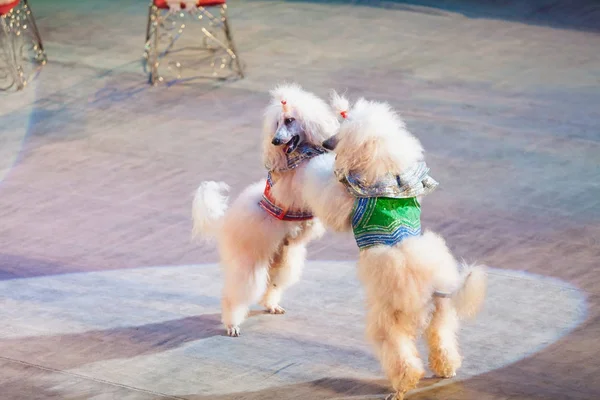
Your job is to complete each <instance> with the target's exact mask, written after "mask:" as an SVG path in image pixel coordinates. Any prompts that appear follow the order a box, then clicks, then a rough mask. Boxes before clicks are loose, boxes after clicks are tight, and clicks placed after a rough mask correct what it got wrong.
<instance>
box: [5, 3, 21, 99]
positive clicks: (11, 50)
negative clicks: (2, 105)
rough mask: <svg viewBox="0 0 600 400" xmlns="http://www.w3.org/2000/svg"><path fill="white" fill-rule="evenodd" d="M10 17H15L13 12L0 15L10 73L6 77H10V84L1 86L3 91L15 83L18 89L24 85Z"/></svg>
mask: <svg viewBox="0 0 600 400" xmlns="http://www.w3.org/2000/svg"><path fill="white" fill-rule="evenodd" d="M8 18H13V15H12V13H9V14H7V15H3V16H0V28H2V32H3V33H4V34H3V42H4V43H3V44H2V45H3V47H4V52H3V53H4V61H5V63H6V68H7V70H8V75H7V76H6V77H7V78H9V79H10V81H9V82H10V84H9V85H8V86H6V87H3V88H1V90H3V91H4V90H9V89H10V88H12V87H13V86H14V85H15V84H16V85H17V90H21V89H23V87H24V84H23V82H22V79H21V78H20V75H19V70H18V64H17V57H16V53H15V50H16V49H15V43H14V37H13V32H12V30H11V29H10V23H8V22H7V21H6V20H7V19H8ZM11 22H12V21H11Z"/></svg>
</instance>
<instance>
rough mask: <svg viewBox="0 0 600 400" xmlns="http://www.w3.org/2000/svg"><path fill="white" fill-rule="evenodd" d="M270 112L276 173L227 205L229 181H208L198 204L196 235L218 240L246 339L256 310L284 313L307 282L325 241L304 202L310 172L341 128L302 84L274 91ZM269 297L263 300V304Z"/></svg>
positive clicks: (268, 155) (235, 331) (225, 314)
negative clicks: (309, 256) (314, 246)
mask: <svg viewBox="0 0 600 400" xmlns="http://www.w3.org/2000/svg"><path fill="white" fill-rule="evenodd" d="M271 96H272V101H271V103H270V104H269V106H268V107H267V109H266V111H265V118H264V126H263V160H264V163H265V166H266V168H267V171H268V174H267V177H266V179H265V180H261V181H260V182H257V183H255V184H253V185H250V186H248V187H246V189H245V190H244V191H243V192H242V193H241V194H240V195H239V197H238V198H237V199H236V200H235V201H234V202H233V204H232V205H231V207H229V208H228V207H227V200H228V199H227V197H226V196H225V194H224V192H226V191H227V189H228V186H227V185H226V184H225V183H217V182H203V183H202V184H201V185H200V187H199V188H198V190H197V192H196V195H195V198H194V203H193V209H192V213H193V221H194V234H195V235H197V234H201V235H203V236H204V237H205V238H210V237H216V238H217V240H218V244H219V252H220V257H221V265H222V268H223V270H224V279H225V282H224V288H223V298H222V321H223V323H224V324H225V326H226V328H227V334H228V335H230V336H239V334H240V324H241V323H242V322H243V321H244V319H245V317H246V315H247V312H248V307H249V306H250V305H252V304H254V303H256V302H257V301H259V300H260V303H261V304H262V305H263V306H264V307H266V309H267V310H268V311H269V312H270V313H272V314H282V313H284V312H285V310H284V309H283V308H282V307H281V306H280V305H279V301H280V299H281V295H282V292H283V291H284V290H285V289H286V288H287V287H289V286H290V285H292V284H294V283H296V282H297V281H298V279H299V278H300V274H301V271H302V268H303V266H304V260H305V255H306V245H307V243H308V242H309V241H310V240H312V239H315V238H318V237H320V236H322V235H323V233H324V228H323V226H322V225H321V223H320V222H319V221H318V220H317V219H315V218H313V216H312V213H311V210H310V209H309V208H308V207H307V206H306V204H305V203H304V201H303V196H302V191H303V188H302V186H301V184H302V179H301V175H302V170H303V169H304V168H305V167H306V164H307V162H308V160H310V159H311V158H313V157H315V156H318V155H320V154H323V153H324V152H325V150H324V149H323V148H322V147H321V146H320V144H321V143H322V142H323V141H324V140H325V139H327V138H329V137H330V136H332V135H333V134H334V133H336V132H337V129H338V128H339V122H338V119H337V117H336V116H335V115H334V113H333V112H332V111H331V108H330V107H329V105H328V104H327V103H326V102H324V101H323V100H321V99H320V98H318V97H316V96H315V95H313V94H312V93H308V92H306V91H304V90H302V89H301V88H300V87H299V86H297V85H283V86H279V87H277V88H276V89H274V90H273V91H272V92H271ZM261 296H262V300H261Z"/></svg>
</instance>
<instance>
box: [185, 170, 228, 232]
mask: <svg viewBox="0 0 600 400" xmlns="http://www.w3.org/2000/svg"><path fill="white" fill-rule="evenodd" d="M228 191H229V186H228V185H227V184H226V183H224V182H213V181H208V182H202V183H201V184H200V187H198V189H197V190H196V195H195V196H194V202H193V204H192V220H193V223H194V225H193V228H192V237H197V236H202V237H203V239H207V240H208V239H214V238H215V237H216V236H217V235H218V234H219V231H220V230H221V225H222V221H223V216H224V215H225V212H226V211H227V202H228V200H229V197H228V196H227V195H226V193H227V192H228Z"/></svg>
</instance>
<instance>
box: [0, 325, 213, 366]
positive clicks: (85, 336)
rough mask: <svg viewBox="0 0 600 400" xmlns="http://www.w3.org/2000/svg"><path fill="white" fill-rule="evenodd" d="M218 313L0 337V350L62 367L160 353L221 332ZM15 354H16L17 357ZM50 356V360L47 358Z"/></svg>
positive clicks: (23, 358)
mask: <svg viewBox="0 0 600 400" xmlns="http://www.w3.org/2000/svg"><path fill="white" fill-rule="evenodd" d="M223 334H224V332H223V328H222V325H221V322H220V315H219V314H206V315H198V316H193V317H187V318H182V319H176V320H170V321H163V322H159V323H154V324H147V325H141V326H133V327H124V328H114V329H105V330H95V331H88V332H83V333H73V334H62V335H53V336H35V337H23V338H16V339H4V340H0V354H2V355H7V354H8V355H10V354H11V353H13V354H15V357H14V358H17V359H20V360H28V362H29V363H34V364H35V363H38V362H41V361H44V365H45V366H49V367H51V368H53V369H58V370H65V369H72V368H77V367H80V366H82V365H85V364H90V363H94V362H98V361H104V360H111V359H116V358H131V357H137V356H141V355H148V354H154V353H161V352H164V351H167V350H171V349H174V348H176V347H179V346H181V345H183V344H185V343H189V342H193V341H195V340H201V339H206V338H209V337H213V336H221V335H223ZM17 356H18V357H17ZM48 360H52V362H48Z"/></svg>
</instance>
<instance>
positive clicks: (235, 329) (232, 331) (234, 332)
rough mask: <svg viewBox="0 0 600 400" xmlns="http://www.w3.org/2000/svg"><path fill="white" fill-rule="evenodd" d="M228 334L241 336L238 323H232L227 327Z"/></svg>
mask: <svg viewBox="0 0 600 400" xmlns="http://www.w3.org/2000/svg"><path fill="white" fill-rule="evenodd" d="M227 336H231V337H238V336H240V327H239V326H237V325H230V326H228V327H227Z"/></svg>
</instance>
